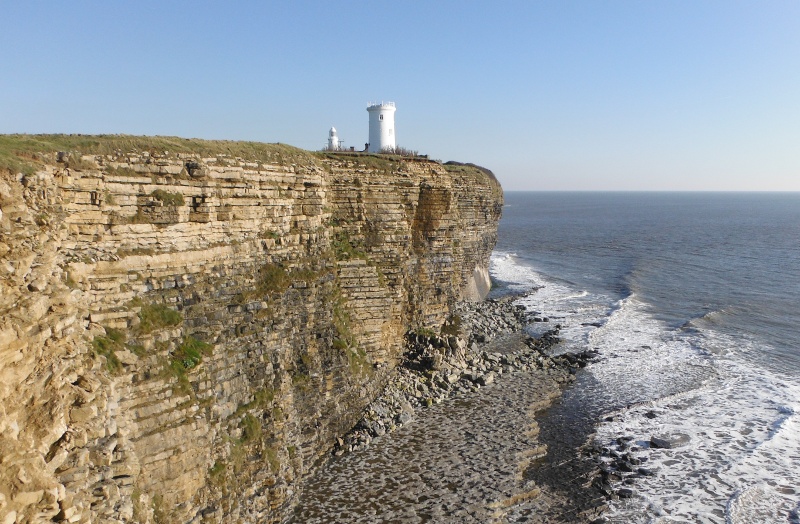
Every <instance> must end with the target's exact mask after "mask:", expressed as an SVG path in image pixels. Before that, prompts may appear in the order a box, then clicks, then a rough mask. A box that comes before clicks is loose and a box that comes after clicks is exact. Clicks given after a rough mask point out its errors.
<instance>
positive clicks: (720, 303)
mask: <svg viewBox="0 0 800 524" xmlns="http://www.w3.org/2000/svg"><path fill="white" fill-rule="evenodd" d="M490 273H491V276H492V279H493V283H494V286H495V289H494V291H493V293H494V295H495V296H496V295H502V294H504V293H510V292H514V293H522V295H520V296H521V297H522V298H520V299H519V302H520V303H521V304H524V305H525V307H526V308H527V309H528V310H529V311H531V312H533V313H535V315H536V316H537V317H539V318H540V319H542V320H544V319H546V320H547V322H537V323H533V324H532V325H531V327H530V330H531V332H532V334H536V331H537V330H538V331H543V330H546V329H550V328H552V327H553V325H554V324H556V323H557V324H560V325H561V337H562V340H563V341H562V343H561V344H560V345H559V347H558V351H559V352H568V351H571V352H577V351H583V350H586V349H594V350H597V351H598V352H599V357H598V359H597V361H596V362H594V363H592V364H590V365H589V366H588V367H587V368H585V370H583V371H581V372H580V373H579V376H578V380H577V381H576V382H575V383H573V385H572V386H570V390H569V391H568V392H567V394H566V397H565V401H564V402H563V403H561V404H560V405H559V406H557V407H556V408H554V409H556V410H562V411H572V412H573V414H575V413H577V414H579V415H580V418H581V420H582V423H583V424H584V425H586V426H588V427H589V429H590V431H588V433H587V434H586V435H585V438H586V440H587V444H591V443H594V444H596V445H597V446H599V447H604V446H605V447H607V449H615V448H614V446H615V445H616V443H617V442H618V440H617V439H620V438H624V439H626V440H627V441H629V443H630V445H631V446H633V448H632V449H633V450H634V453H633V455H634V456H636V457H637V458H638V459H639V460H640V461H641V464H642V465H645V466H646V467H647V469H648V470H650V472H651V473H653V474H652V475H651V476H644V475H642V476H636V477H637V478H634V479H632V480H631V481H629V484H626V485H624V487H627V488H631V489H632V491H633V494H632V496H630V497H629V498H619V499H615V500H611V501H609V509H608V511H607V512H606V513H605V515H604V516H605V517H606V518H607V520H608V522H620V523H622V522H625V523H639V522H641V523H672V522H709V523H712V522H714V523H717V522H718V523H767V522H800V517H799V516H798V515H799V514H800V193H683V192H676V193H668V192H667V193H662V192H658V193H656V192H653V193H637V192H619V193H615V192H608V193H604V192H600V193H595V192H564V193H561V192H507V193H506V196H505V207H504V210H503V218H502V220H501V222H500V228H499V239H498V243H497V246H496V249H495V251H494V253H493V255H492V259H491V269H490ZM557 415H558V414H557ZM564 415H565V413H563V412H562V413H560V416H561V418H562V419H563V416H564ZM545 423H546V421H545ZM653 437H658V438H665V439H667V440H669V441H670V442H672V443H673V444H674V447H672V448H671V449H664V448H658V447H655V446H653V445H651V439H653Z"/></svg>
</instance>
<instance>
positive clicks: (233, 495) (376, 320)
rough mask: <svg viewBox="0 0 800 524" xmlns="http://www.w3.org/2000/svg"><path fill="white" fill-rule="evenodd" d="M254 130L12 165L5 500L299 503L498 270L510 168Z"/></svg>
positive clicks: (121, 517)
mask: <svg viewBox="0 0 800 524" xmlns="http://www.w3.org/2000/svg"><path fill="white" fill-rule="evenodd" d="M193 144H197V141H195V142H193ZM220 144H223V145H220ZM236 144H239V143H203V148H202V150H200V151H198V148H197V147H190V145H186V144H183V143H182V142H178V143H177V144H175V143H172V144H170V146H171V147H170V149H167V146H165V145H163V144H155V145H153V144H151V145H150V147H148V148H142V147H139V148H133V147H129V148H127V149H124V150H123V149H120V148H117V149H115V150H113V151H105V150H104V149H103V147H102V145H103V140H102V139H98V141H97V143H94V144H90V145H87V146H84V147H83V149H82V150H73V151H70V152H69V154H61V155H59V154H57V153H56V151H55V150H47V149H40V150H39V152H38V153H36V154H33V153H30V151H29V152H28V153H27V154H28V155H29V157H30V164H31V165H32V166H33V167H32V168H31V167H29V168H26V169H25V174H24V175H23V174H20V173H15V172H6V173H5V174H3V175H2V177H1V178H0V211H1V212H2V215H0V257H2V264H1V265H0V285H1V286H2V298H0V453H1V454H2V455H1V459H0V521H2V522H14V521H15V520H16V521H17V522H22V521H26V522H31V521H37V520H51V519H52V520H54V521H56V522H58V521H62V522H89V521H90V520H91V521H93V522H201V521H208V522H222V521H224V522H239V521H241V522H277V521H279V520H280V518H281V516H282V515H284V514H285V513H286V511H287V509H288V508H289V507H290V506H291V504H292V502H293V501H294V500H295V499H296V496H297V494H298V493H299V489H301V484H299V483H298V480H299V479H301V478H302V477H303V475H304V474H306V473H307V472H308V470H309V468H311V467H312V466H313V465H314V464H315V462H317V461H318V460H319V459H320V458H321V457H322V456H324V454H325V453H326V452H328V450H329V449H330V447H331V446H332V445H333V443H334V442H335V439H336V438H337V437H338V436H339V435H341V434H343V433H344V432H345V431H346V430H348V429H349V428H350V427H351V426H352V425H353V424H354V423H355V422H356V421H357V420H358V418H359V415H360V412H361V410H362V409H363V408H364V407H365V406H366V404H367V403H368V402H369V401H370V400H371V399H373V398H374V397H375V396H376V395H377V394H378V393H379V392H380V390H381V388H382V386H383V384H384V382H385V380H386V377H387V376H388V374H389V373H391V371H392V369H393V368H394V366H395V365H396V363H397V361H398V358H399V357H400V355H401V353H402V350H403V334H404V333H405V332H407V331H408V330H413V329H419V328H436V327H437V326H438V325H440V324H441V322H442V321H443V320H444V319H445V318H446V317H447V315H448V314H449V308H450V307H451V306H452V305H453V304H454V303H455V301H457V300H461V299H476V298H479V295H480V294H482V293H485V292H486V290H487V289H488V288H487V268H488V258H489V255H490V253H491V249H492V248H493V246H494V243H495V240H496V229H497V222H498V220H499V216H500V211H501V206H502V191H501V189H500V187H499V185H498V184H497V182H496V181H495V180H494V179H493V178H492V177H490V176H488V175H487V174H486V173H484V172H482V171H480V170H478V169H475V168H473V167H470V166H443V165H441V164H439V163H435V162H427V161H422V160H418V161H408V160H401V159H387V158H379V157H374V156H363V157H361V156H359V157H348V156H335V155H327V156H326V155H322V154H312V153H307V152H303V151H300V150H295V149H292V148H288V147H286V146H277V145H276V146H270V145H265V144H255V145H251V146H252V150H249V149H248V151H247V153H246V154H244V153H243V154H241V155H237V154H235V152H236V151H235V150H234V153H231V152H230V151H231V150H232V149H233V145H236ZM134 145H135V144H134ZM224 145H227V146H228V147H224ZM215 148H216V150H215ZM21 149H22V147H21ZM28 149H30V147H29V146H28ZM226 151H228V152H227V153H226ZM15 171H16V170H15ZM3 519H7V520H3Z"/></svg>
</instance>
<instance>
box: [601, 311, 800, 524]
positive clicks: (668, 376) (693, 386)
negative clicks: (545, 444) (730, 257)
mask: <svg viewBox="0 0 800 524" xmlns="http://www.w3.org/2000/svg"><path fill="white" fill-rule="evenodd" d="M629 300H630V299H629ZM594 338H595V343H597V344H600V346H601V347H602V352H603V354H604V356H605V358H604V359H603V360H602V361H601V362H599V363H597V364H595V365H594V366H593V367H592V368H591V370H590V372H591V373H593V374H595V376H597V378H598V379H599V381H600V382H601V383H602V384H603V385H604V387H605V388H607V390H608V391H609V392H610V394H618V395H623V396H630V398H631V400H632V401H633V402H640V403H642V404H640V405H634V406H631V407H627V408H625V409H622V410H620V411H618V412H616V413H613V414H611V415H613V421H612V422H604V423H602V424H600V425H599V426H598V428H597V439H598V441H599V442H600V443H603V444H608V443H611V442H612V441H613V440H614V439H616V438H617V437H620V436H632V437H634V439H635V441H636V442H637V443H638V444H639V446H640V447H642V448H643V449H642V450H641V451H639V452H638V453H637V456H639V457H640V458H645V459H646V460H647V462H646V465H647V467H648V468H650V469H653V470H656V472H657V473H656V475H655V476H653V477H643V478H640V479H637V481H636V486H635V487H636V489H637V490H638V493H639V496H638V497H636V498H634V499H630V500H626V501H620V502H616V503H612V505H611V508H612V511H611V514H610V517H611V518H612V522H672V521H674V519H677V521H681V522H685V521H688V522H720V523H723V522H728V523H745V522H787V521H788V519H789V515H790V512H791V511H793V510H794V509H795V508H796V507H797V505H798V502H799V501H800V492H798V491H797V489H798V488H797V487H796V486H795V484H796V482H797V481H796V477H797V471H798V468H800V423H799V422H798V420H797V418H798V415H796V413H798V411H800V404H799V403H798V402H799V400H800V389H799V388H798V387H797V386H796V385H793V384H790V383H787V382H785V381H783V380H782V379H781V378H780V377H777V376H775V375H774V374H772V373H770V372H768V371H766V370H763V369H759V368H757V367H755V366H754V365H752V364H751V363H749V362H747V361H746V360H743V359H742V358H741V357H742V355H743V354H746V351H741V350H740V349H739V348H740V346H741V345H742V344H743V341H742V340H739V339H732V338H731V337H727V336H723V335H720V334H718V333H714V332H710V331H703V332H701V333H694V334H685V333H683V332H680V331H677V332H672V333H671V332H669V331H668V330H667V329H666V328H665V327H664V326H662V325H660V323H658V322H657V321H655V320H654V319H652V318H651V317H649V315H648V314H647V313H646V312H645V311H644V309H643V308H642V307H641V305H637V304H636V303H635V299H634V300H630V301H629V303H628V304H626V305H625V307H622V308H620V309H619V310H618V311H617V312H615V313H614V314H613V315H612V318H611V319H610V320H609V322H608V323H607V324H606V325H605V326H604V327H603V328H602V329H600V330H598V332H597V333H595V335H594ZM646 341H649V343H645V344H641V343H643V342H646ZM640 344H641V345H644V346H649V347H648V348H646V349H644V351H638V352H637V351H634V352H633V353H631V349H632V348H634V347H635V346H636V345H640ZM706 347H713V348H715V351H713V352H706V351H704V348H706ZM720 348H727V349H726V351H720ZM646 413H649V414H650V415H651V416H652V415H653V414H655V415H656V417H655V418H653V419H651V418H648V417H647V416H645V414H646ZM670 434H684V435H688V436H689V442H688V444H686V445H685V446H681V447H678V448H676V449H651V448H649V445H648V444H649V441H650V439H651V438H652V437H654V436H655V437H658V436H662V435H670Z"/></svg>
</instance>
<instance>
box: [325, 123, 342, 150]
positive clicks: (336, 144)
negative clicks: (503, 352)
mask: <svg viewBox="0 0 800 524" xmlns="http://www.w3.org/2000/svg"><path fill="white" fill-rule="evenodd" d="M341 148H342V142H341V141H340V140H339V137H338V136H336V128H335V127H331V130H330V131H328V151H339V149H341Z"/></svg>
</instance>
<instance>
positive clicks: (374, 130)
mask: <svg viewBox="0 0 800 524" xmlns="http://www.w3.org/2000/svg"><path fill="white" fill-rule="evenodd" d="M395 110H396V108H395V107H394V102H381V103H380V104H370V105H369V106H367V111H368V112H369V147H368V148H367V151H368V152H370V153H380V152H381V151H383V150H384V149H394V148H395V147H397V142H396V136H395V132H394V112H395Z"/></svg>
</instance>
